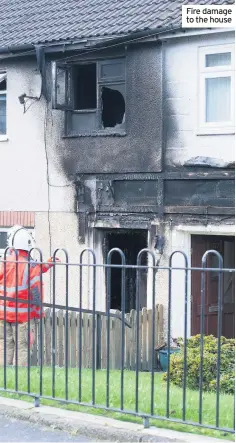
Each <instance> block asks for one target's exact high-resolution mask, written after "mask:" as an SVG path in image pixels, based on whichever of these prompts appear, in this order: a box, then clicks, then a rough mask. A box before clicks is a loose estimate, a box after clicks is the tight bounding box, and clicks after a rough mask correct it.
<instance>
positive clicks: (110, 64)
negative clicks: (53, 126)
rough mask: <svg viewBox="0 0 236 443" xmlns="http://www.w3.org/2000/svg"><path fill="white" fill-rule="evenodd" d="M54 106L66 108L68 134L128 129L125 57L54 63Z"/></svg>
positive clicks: (55, 107)
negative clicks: (126, 125) (126, 124)
mask: <svg viewBox="0 0 236 443" xmlns="http://www.w3.org/2000/svg"><path fill="white" fill-rule="evenodd" d="M52 78H53V97H52V98H53V100H52V106H53V109H62V110H65V111H66V129H67V130H66V133H67V135H72V136H73V135H75V136H76V135H80V134H83V133H91V132H92V133H93V132H94V133H97V132H99V131H101V132H103V131H105V132H117V131H118V132H119V131H124V129H125V108H126V103H125V60H124V59H111V60H105V61H98V62H87V63H80V64H74V65H70V66H69V65H65V64H64V65H63V64H60V63H54V64H53V69H52Z"/></svg>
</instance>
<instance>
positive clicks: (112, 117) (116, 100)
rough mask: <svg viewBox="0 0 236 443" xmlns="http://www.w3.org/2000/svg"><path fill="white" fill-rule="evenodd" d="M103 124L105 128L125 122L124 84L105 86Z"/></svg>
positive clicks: (102, 94) (103, 90)
mask: <svg viewBox="0 0 236 443" xmlns="http://www.w3.org/2000/svg"><path fill="white" fill-rule="evenodd" d="M101 99H102V125H103V127H104V128H115V127H116V126H120V125H122V124H123V123H124V117H125V99H124V87H123V85H121V86H120V85H117V86H110V87H107V86H103V87H102V93H101Z"/></svg>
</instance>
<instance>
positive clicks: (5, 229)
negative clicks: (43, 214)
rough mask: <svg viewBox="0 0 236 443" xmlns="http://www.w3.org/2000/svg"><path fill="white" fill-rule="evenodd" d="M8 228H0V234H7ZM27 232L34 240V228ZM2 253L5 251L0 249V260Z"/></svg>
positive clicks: (2, 256)
mask: <svg viewBox="0 0 236 443" xmlns="http://www.w3.org/2000/svg"><path fill="white" fill-rule="evenodd" d="M10 229H11V228H10V227H6V228H0V232H6V233H8V231H9V230H10ZM27 231H29V233H30V234H31V235H32V237H33V238H35V230H34V228H32V229H27ZM4 251H5V249H0V260H1V259H3V258H4Z"/></svg>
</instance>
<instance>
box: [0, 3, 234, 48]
mask: <svg viewBox="0 0 236 443" xmlns="http://www.w3.org/2000/svg"><path fill="white" fill-rule="evenodd" d="M182 4H193V5H198V4H203V5H204V4H206V5H207V4H217V5H221V4H234V0H166V1H165V0H1V19H0V20H1V26H0V46H1V47H8V46H18V45H25V44H37V43H46V42H53V41H60V40H63V41H66V40H73V39H76V40H79V39H82V38H90V37H103V36H110V37H111V36H113V35H115V36H122V35H127V34H130V33H133V32H137V31H142V30H148V29H150V30H153V29H158V28H160V29H162V28H166V27H170V26H173V27H178V26H181V6H182Z"/></svg>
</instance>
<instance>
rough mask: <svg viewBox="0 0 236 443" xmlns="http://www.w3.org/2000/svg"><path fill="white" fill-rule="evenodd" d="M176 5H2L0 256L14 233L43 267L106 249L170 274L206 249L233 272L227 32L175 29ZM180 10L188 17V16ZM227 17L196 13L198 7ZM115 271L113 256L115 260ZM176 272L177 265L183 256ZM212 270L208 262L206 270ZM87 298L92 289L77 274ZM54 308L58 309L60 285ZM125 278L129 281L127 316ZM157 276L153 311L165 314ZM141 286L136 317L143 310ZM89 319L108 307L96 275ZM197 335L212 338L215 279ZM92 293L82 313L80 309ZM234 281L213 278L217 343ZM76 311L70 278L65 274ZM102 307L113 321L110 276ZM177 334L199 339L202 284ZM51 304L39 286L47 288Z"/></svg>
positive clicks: (176, 298) (156, 1) (131, 298)
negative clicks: (150, 257)
mask: <svg viewBox="0 0 236 443" xmlns="http://www.w3.org/2000/svg"><path fill="white" fill-rule="evenodd" d="M188 3H189V2H188V1H186V0H183V1H180V0H173V1H167V2H163V1H161V0H142V1H140V0H136V1H134V0H121V1H116V2H112V1H111V0H103V1H101V0H87V1H85V0H77V1H75V0H69V1H68V0H54V2H51V1H50V0H43V1H42V0H37V1H36V0H32V1H31V2H28V1H26V0H15V1H14V3H13V2H12V1H9V0H2V11H1V28H0V42H1V47H0V155H1V157H0V158H1V174H0V188H1V198H0V247H1V249H2V250H3V249H4V247H5V246H6V233H7V230H8V228H9V227H10V226H11V225H12V224H14V223H20V224H23V225H24V226H26V227H28V228H29V229H31V230H32V231H33V232H34V235H35V238H36V241H37V243H38V245H39V246H40V247H41V248H42V250H43V253H44V257H45V258H46V256H47V255H48V254H49V253H50V252H51V251H52V250H54V249H55V248H57V247H65V248H66V249H67V250H68V253H69V259H70V261H73V262H78V260H79V254H80V252H81V250H82V249H83V248H84V247H88V246H89V247H92V248H93V249H94V250H95V252H96V254H97V261H98V262H100V263H104V260H105V259H106V254H107V252H108V250H109V249H111V248H113V247H118V248H121V249H122V250H124V251H125V253H126V257H127V262H128V263H132V264H134V263H135V261H136V257H137V253H138V251H139V250H140V249H142V248H146V247H148V248H150V249H151V250H152V251H154V252H155V255H156V259H157V262H158V263H160V264H161V265H162V266H164V265H166V264H167V263H168V259H169V255H170V253H171V252H172V251H174V250H176V249H178V250H183V251H185V252H186V254H187V256H188V259H189V264H191V265H192V266H199V265H200V263H201V257H202V255H203V253H204V252H205V250H206V249H216V250H218V251H220V252H221V254H222V255H223V258H224V265H225V266H226V267H228V268H231V267H234V132H235V125H234V71H235V64H234V54H235V49H234V44H235V43H234V42H235V33H234V30H233V29H232V30H231V29H229V28H221V29H216V28H214V29H183V28H182V27H181V6H182V4H188ZM197 3H198V2H197V1H191V4H193V5H195V4H197ZM210 3H215V4H219V5H221V4H232V3H233V2H232V1H231V0H228V1H225V0H224V1H223V0H218V1H217V0H215V1H214V2H213V1H209V0H202V1H201V4H210ZM116 260H119V258H116V257H115V256H114V261H116ZM212 260H213V259H212ZM174 264H175V265H177V266H182V265H183V258H182V257H181V255H179V256H176V257H175V260H174ZM211 265H212V266H214V262H212V263H211ZM87 277H88V280H87V281H88V289H89V285H90V283H89V282H90V276H89V273H88V276H87ZM58 278H59V282H58V287H57V297H58V299H62V298H63V297H64V287H63V284H64V283H63V275H62V274H60V276H59V277H58ZM135 279H136V276H135V273H134V272H131V271H130V272H129V273H127V278H126V287H127V300H126V310H127V311H129V310H130V309H131V308H133V307H134V306H135V285H136V281H135ZM167 282H168V275H167V273H165V272H164V271H160V273H159V274H158V284H157V294H156V301H157V302H158V303H162V304H163V305H164V306H166V304H167ZM149 283H150V282H149V273H147V272H145V273H143V274H142V282H141V297H140V304H141V306H140V307H143V306H150V305H151V303H152V300H151V291H150V288H149V286H150V284H149ZM97 284H98V288H99V290H98V291H97V294H96V297H97V300H96V301H97V306H98V307H99V308H100V309H104V308H105V302H106V282H105V275H104V270H100V271H99V272H98V273H97ZM207 284H208V299H207V316H208V321H207V331H206V333H215V328H216V317H217V306H216V304H217V303H216V285H217V279H216V278H214V276H213V277H212V276H211V277H209V279H208V283H207ZM183 288H184V278H183V275H181V274H180V273H178V272H177V271H176V273H175V274H174V284H173V301H172V310H173V312H174V315H173V328H172V333H173V336H174V337H177V336H178V335H181V334H182V333H183V323H184V322H183V321H181V319H183V307H184V299H183V297H184V295H183V294H184V291H183ZM90 292H91V291H89V290H88V291H85V293H86V295H85V297H84V305H85V306H91V293H90ZM233 294H234V280H233V277H232V276H229V277H227V278H225V279H224V315H223V334H224V335H225V336H227V337H232V336H233V334H234V327H233V324H234V311H235V304H234V297H233ZM69 297H70V303H75V304H76V303H77V300H78V271H77V270H76V269H75V268H74V269H73V272H72V271H71V275H70V293H69ZM111 297H112V300H111V304H112V306H111V307H112V308H113V309H120V307H121V295H120V273H119V271H118V272H117V273H116V274H115V273H114V275H113V278H112V288H111ZM188 297H189V306H190V302H191V309H189V313H188V334H193V333H194V334H195V333H198V332H199V327H200V326H199V304H200V301H199V300H200V299H199V297H200V273H199V274H194V276H192V282H191V288H189V293H188ZM48 298H50V285H48Z"/></svg>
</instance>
